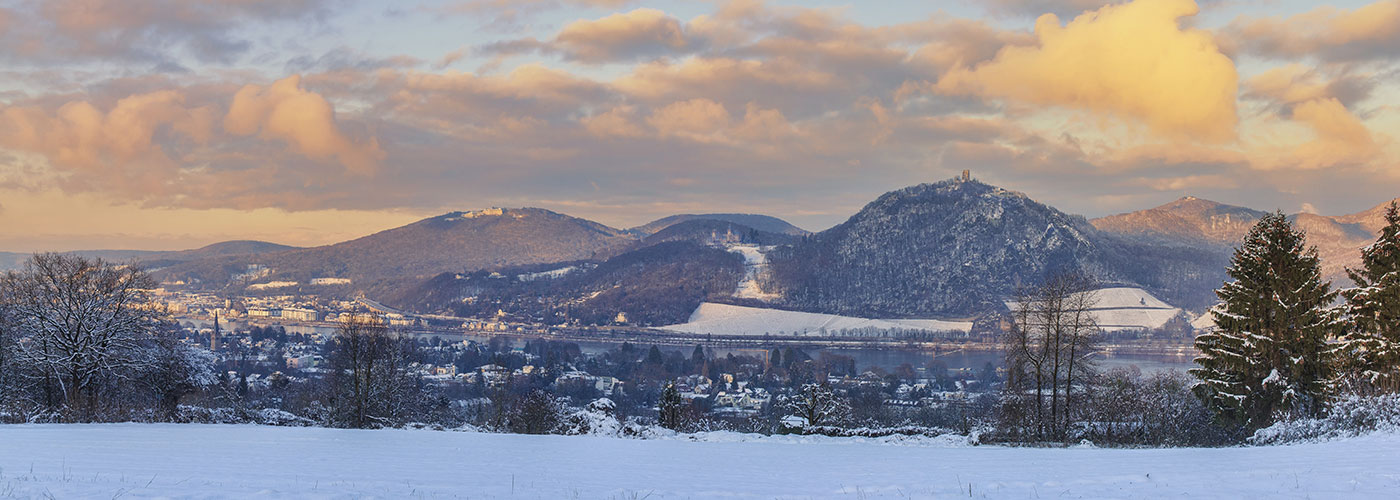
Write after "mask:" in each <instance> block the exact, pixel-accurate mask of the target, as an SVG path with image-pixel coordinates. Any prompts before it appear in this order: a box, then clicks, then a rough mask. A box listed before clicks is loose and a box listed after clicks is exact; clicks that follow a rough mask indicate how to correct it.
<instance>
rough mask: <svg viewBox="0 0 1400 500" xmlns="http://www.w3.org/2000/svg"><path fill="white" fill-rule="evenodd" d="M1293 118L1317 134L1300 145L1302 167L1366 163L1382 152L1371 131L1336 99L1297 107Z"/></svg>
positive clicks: (1305, 103) (1304, 103) (1316, 100)
mask: <svg viewBox="0 0 1400 500" xmlns="http://www.w3.org/2000/svg"><path fill="white" fill-rule="evenodd" d="M1293 119H1294V120H1295V121H1297V122H1299V123H1302V124H1304V125H1307V126H1308V128H1310V129H1311V130H1312V132H1313V134H1314V136H1315V139H1313V140H1312V141H1310V142H1307V143H1304V144H1302V145H1300V146H1298V149H1297V152H1296V156H1297V165H1296V167H1298V168H1305V169H1307V168H1323V167H1331V166H1334V165H1338V164H1347V163H1366V162H1368V161H1371V160H1373V159H1374V158H1375V156H1376V155H1377V154H1378V153H1379V152H1380V147H1379V146H1378V145H1377V144H1376V141H1375V138H1373V137H1372V136H1371V131H1370V130H1369V129H1367V128H1366V125H1365V124H1363V123H1361V120H1360V119H1358V118H1357V117H1356V115H1353V114H1352V113H1351V112H1350V111H1348V110H1347V108H1346V107H1345V106H1342V103H1341V102H1340V101H1338V100H1337V99H1335V98H1330V97H1328V98H1323V99H1313V100H1310V101H1305V102H1302V103H1299V104H1298V105H1296V106H1294V107H1293Z"/></svg>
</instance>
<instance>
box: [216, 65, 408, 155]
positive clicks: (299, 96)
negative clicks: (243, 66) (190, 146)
mask: <svg viewBox="0 0 1400 500" xmlns="http://www.w3.org/2000/svg"><path fill="white" fill-rule="evenodd" d="M224 130H226V131H228V132H229V133H231V134H234V135H244V136H246V135H254V134H256V135H258V136H259V137H261V138H263V139H268V140H280V141H284V142H286V143H287V144H288V145H290V146H292V147H293V148H294V149H295V150H296V151H298V152H299V153H301V154H303V155H306V156H307V157H309V158H313V159H317V160H335V161H339V162H340V163H341V164H342V165H344V166H345V168H346V169H348V170H350V171H351V172H355V173H359V174H368V173H372V172H374V170H375V168H376V167H377V166H378V163H379V160H381V159H383V157H384V152H383V151H381V150H380V149H379V143H378V141H377V140H376V139H375V138H373V137H371V138H369V139H366V140H361V141H355V140H352V139H351V138H350V137H349V136H347V135H345V133H343V132H342V131H341V130H340V127H339V126H337V125H336V120H335V109H334V108H333V107H332V106H331V104H330V102H329V101H327V100H326V99H325V98H324V97H321V96H320V95H319V94H316V93H314V92H310V91H307V90H305V89H302V88H301V77H300V76H296V75H293V76H290V77H287V78H283V79H281V80H278V81H276V82H273V83H272V84H271V85H268V86H260V85H253V84H249V85H245V86H244V87H243V88H242V89H239V91H238V93H237V94H236V95H234V97H233V104H232V105H230V106H229V110H228V114H227V115H226V116H224Z"/></svg>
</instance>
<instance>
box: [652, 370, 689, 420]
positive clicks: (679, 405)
mask: <svg viewBox="0 0 1400 500" xmlns="http://www.w3.org/2000/svg"><path fill="white" fill-rule="evenodd" d="M656 408H657V410H658V414H657V418H656V420H657V423H659V424H661V426H662V427H665V428H667V429H671V430H673V431H678V430H681V428H682V427H684V426H685V400H684V399H681V393H680V391H679V390H676V383H675V382H667V383H666V388H665V389H662V390H661V399H660V400H658V401H657V404H656Z"/></svg>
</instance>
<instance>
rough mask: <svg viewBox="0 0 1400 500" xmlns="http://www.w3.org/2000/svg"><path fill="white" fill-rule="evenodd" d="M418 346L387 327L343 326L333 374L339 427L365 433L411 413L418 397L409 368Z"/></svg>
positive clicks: (360, 322) (355, 322)
mask: <svg viewBox="0 0 1400 500" xmlns="http://www.w3.org/2000/svg"><path fill="white" fill-rule="evenodd" d="M416 347H417V344H415V343H414V342H413V339H412V338H409V337H407V336H404V335H400V334H398V333H397V332H392V331H390V330H389V329H388V328H387V327H386V326H385V325H384V323H383V322H380V321H378V320H374V319H364V318H352V319H349V320H346V321H344V322H342V323H341V324H340V326H339V328H338V329H337V331H336V335H335V339H334V340H333V345H332V346H331V349H332V351H331V356H330V372H329V373H328V374H327V377H326V380H327V382H328V384H329V388H330V390H331V399H332V408H333V409H334V415H333V416H332V418H333V420H334V422H332V423H334V424H337V425H344V426H348V427H357V428H366V427H378V426H384V425H392V424H394V423H396V422H397V421H398V420H399V419H400V418H402V417H403V416H404V415H405V414H406V409H407V406H408V404H409V403H410V402H411V398H412V395H413V390H414V389H415V388H414V387H413V383H412V380H411V379H410V378H409V376H408V364H409V363H410V362H411V361H412V356H413V350H414V349H415V348H416Z"/></svg>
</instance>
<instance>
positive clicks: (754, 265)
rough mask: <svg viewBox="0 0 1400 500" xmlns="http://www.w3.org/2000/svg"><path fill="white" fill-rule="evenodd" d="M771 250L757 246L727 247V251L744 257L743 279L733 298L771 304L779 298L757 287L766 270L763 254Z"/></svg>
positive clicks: (766, 265) (766, 264)
mask: <svg viewBox="0 0 1400 500" xmlns="http://www.w3.org/2000/svg"><path fill="white" fill-rule="evenodd" d="M771 249H772V247H760V246H758V245H731V246H729V251H731V252H734V253H737V254H739V255H742V256H744V279H742V280H739V288H738V289H737V290H735V291H734V296H735V297H738V298H741V299H755V300H761V301H764V302H772V301H774V300H777V299H778V298H779V295H778V294H776V293H767V292H764V291H763V289H762V288H760V287H759V286H758V278H759V276H762V275H763V273H764V272H765V271H767V270H768V256H767V255H765V254H766V253H767V252H768V250H771Z"/></svg>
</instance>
